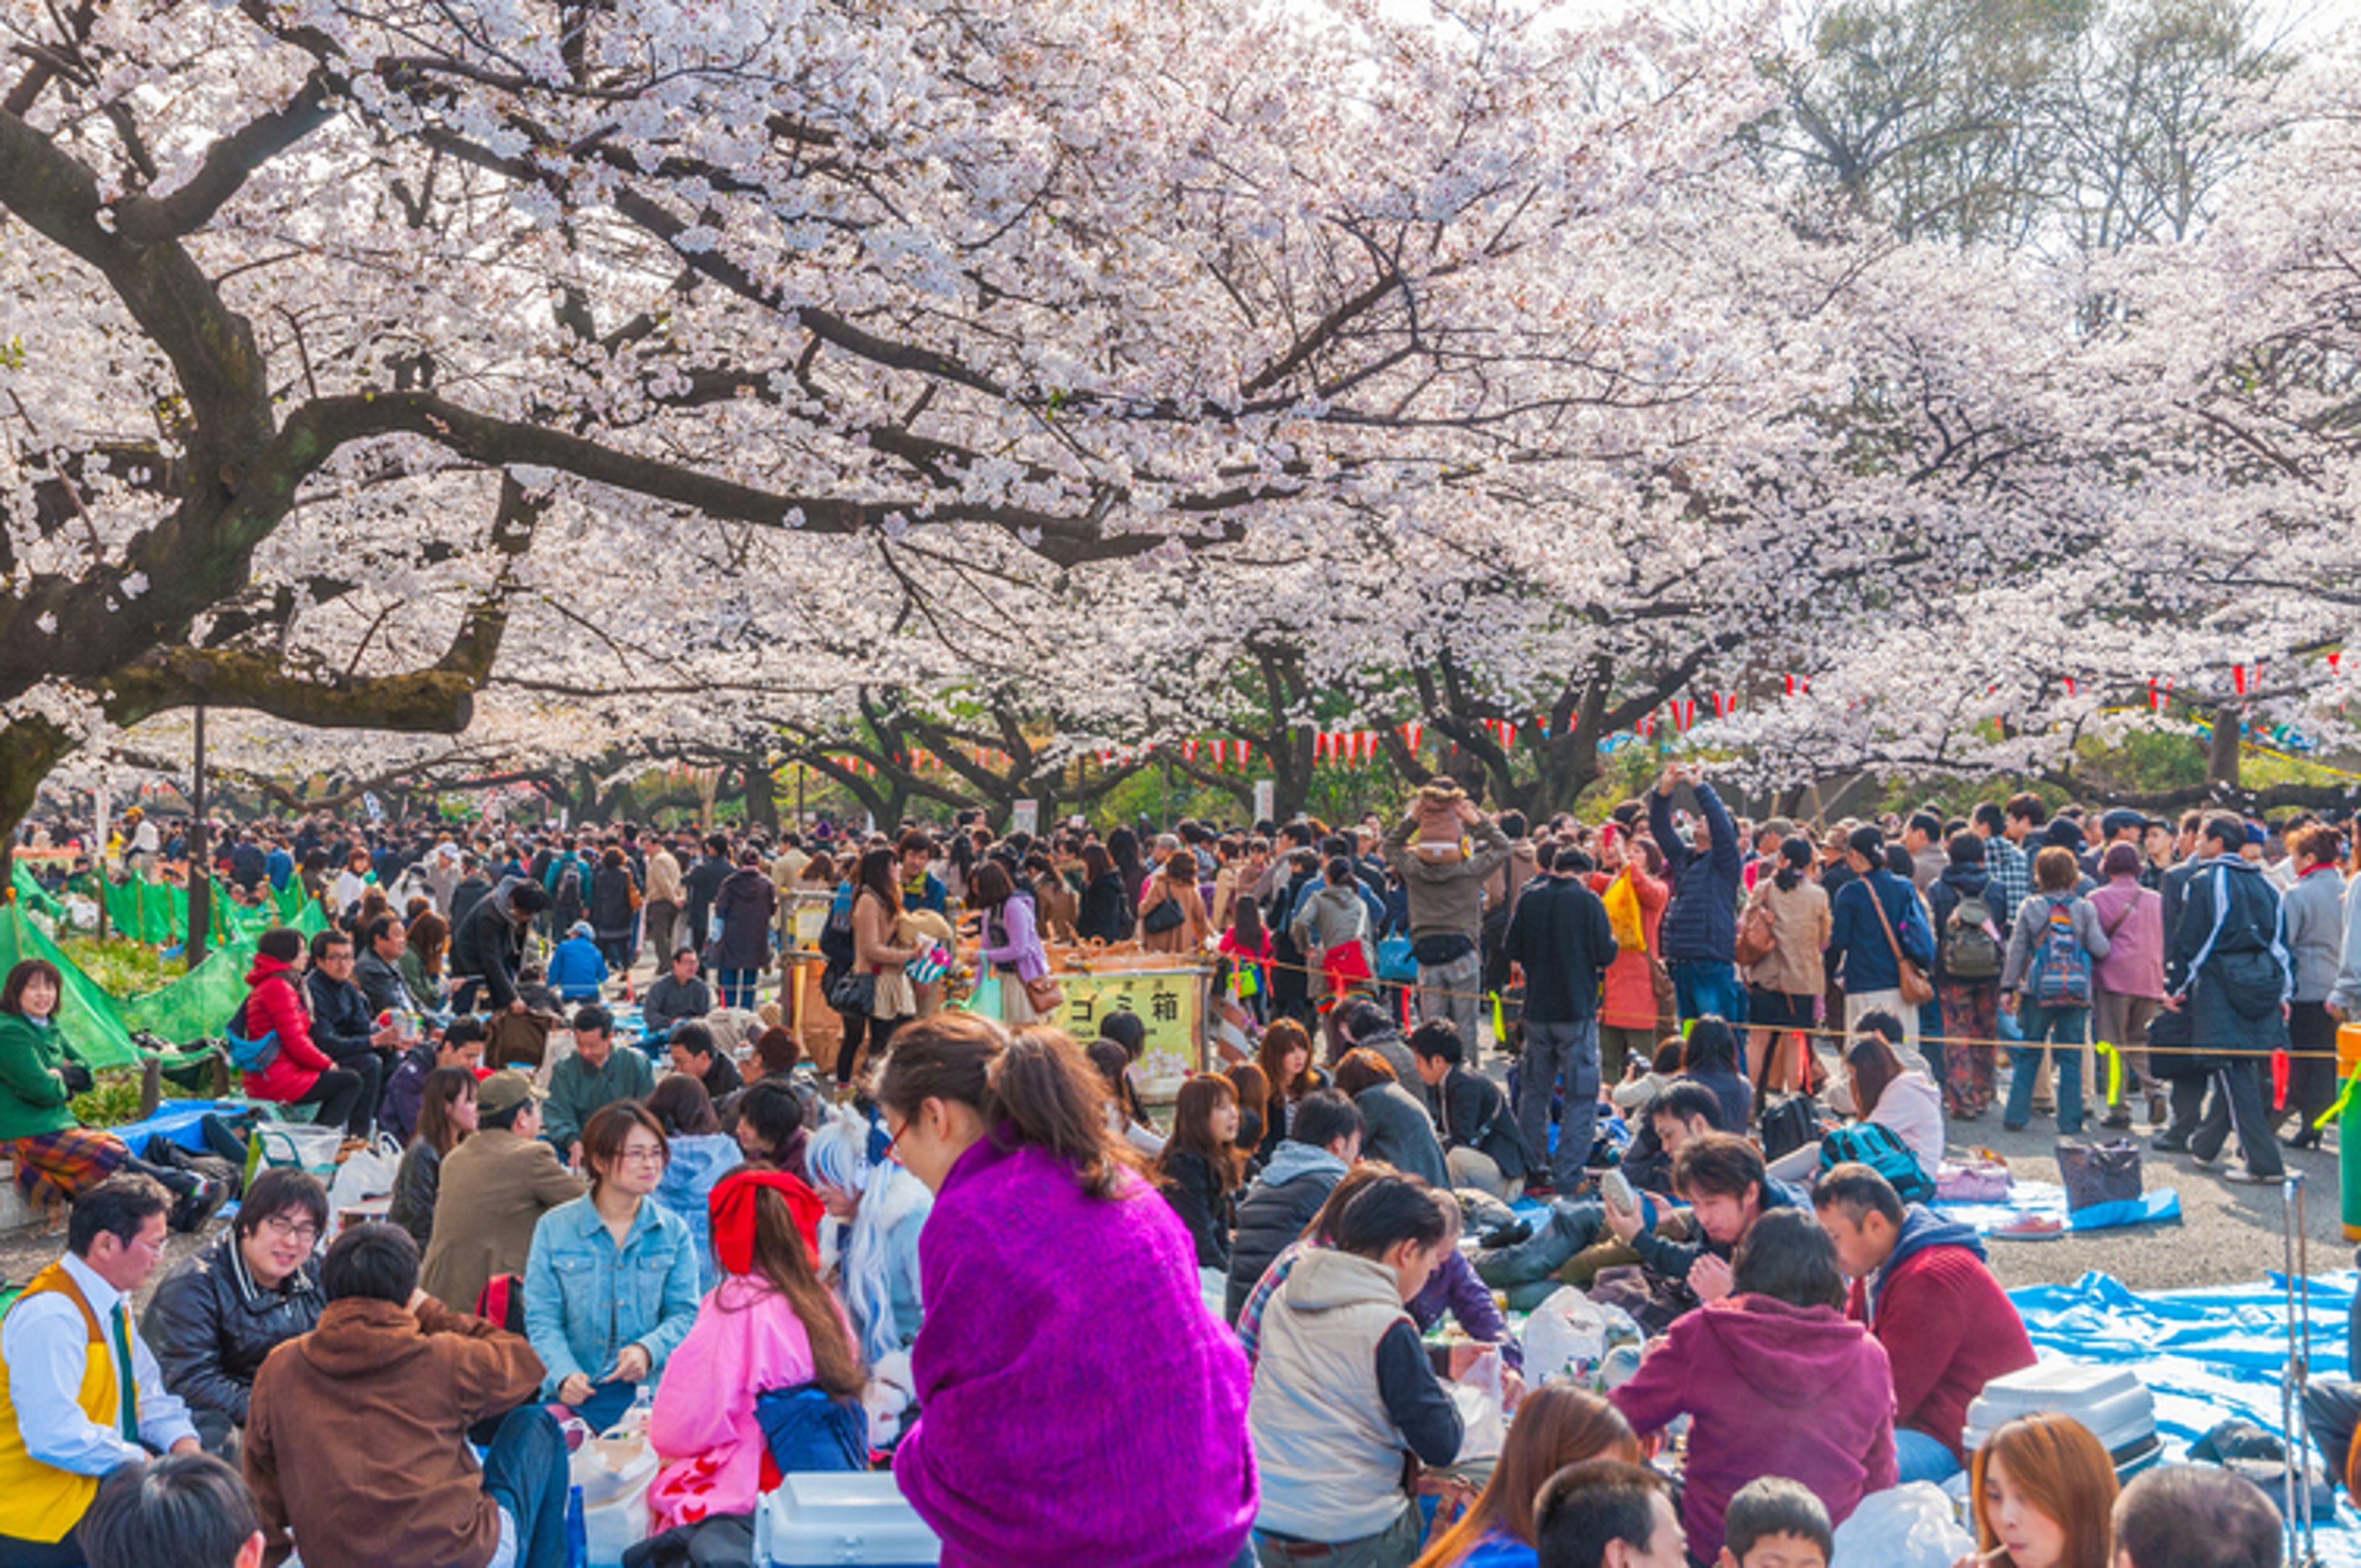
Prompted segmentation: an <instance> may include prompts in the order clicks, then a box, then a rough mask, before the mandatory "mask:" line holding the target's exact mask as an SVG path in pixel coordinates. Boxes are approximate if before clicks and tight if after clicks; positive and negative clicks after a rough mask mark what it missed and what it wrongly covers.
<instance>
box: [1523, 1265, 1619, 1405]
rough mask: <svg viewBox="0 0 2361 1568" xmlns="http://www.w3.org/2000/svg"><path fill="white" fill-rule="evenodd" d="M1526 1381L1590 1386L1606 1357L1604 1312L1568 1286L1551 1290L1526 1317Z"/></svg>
mask: <svg viewBox="0 0 2361 1568" xmlns="http://www.w3.org/2000/svg"><path fill="white" fill-rule="evenodd" d="M1524 1352H1525V1381H1526V1382H1528V1383H1530V1384H1532V1386H1533V1387H1541V1386H1542V1385H1543V1384H1544V1383H1562V1382H1569V1381H1571V1382H1575V1383H1579V1384H1582V1385H1583V1386H1585V1387H1589V1386H1590V1385H1591V1383H1592V1382H1593V1381H1594V1380H1595V1379H1596V1378H1597V1376H1598V1365H1599V1363H1601V1362H1603V1361H1605V1360H1606V1359H1607V1311H1606V1309H1604V1308H1602V1307H1600V1306H1599V1305H1598V1303H1597V1302H1595V1301H1593V1300H1592V1299H1590V1298H1589V1297H1587V1296H1586V1295H1584V1294H1583V1293H1582V1292H1581V1291H1579V1290H1576V1288H1574V1287H1573V1286H1571V1285H1568V1286H1565V1287H1562V1288H1559V1289H1557V1290H1554V1291H1552V1292H1551V1293H1550V1296H1549V1299H1547V1300H1545V1301H1543V1303H1542V1304H1541V1305H1540V1306H1539V1307H1536V1308H1535V1309H1533V1315H1532V1317H1530V1318H1528V1319H1526V1320H1525V1332H1524Z"/></svg>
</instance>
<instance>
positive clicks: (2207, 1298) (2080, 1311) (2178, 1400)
mask: <svg viewBox="0 0 2361 1568" xmlns="http://www.w3.org/2000/svg"><path fill="white" fill-rule="evenodd" d="M2356 1285H2361V1277H2356V1275H2355V1274H2354V1272H2353V1271H2352V1270H2350V1269H2347V1270H2345V1271H2342V1272H2339V1273H2335V1274H2325V1275H2320V1276H2317V1277H2314V1278H2313V1279H2312V1297H2311V1304H2310V1309H2309V1311H2308V1313H2307V1321H2309V1322H2310V1324H2311V1328H2312V1375H2313V1376H2320V1377H2344V1376H2346V1367H2347V1365H2348V1361H2347V1356H2348V1347H2347V1344H2346V1325H2347V1322H2348V1320H2349V1314H2350V1313H2351V1310H2352V1307H2353V1297H2354V1292H2355V1289H2356ZM2009 1299H2011V1300H2013V1301H2015V1303H2016V1310H2017V1311H2018V1312H2019V1313H2021V1314H2022V1315H2023V1316H2024V1318H2025V1326H2026V1332H2029V1333H2030V1334H2031V1335H2032V1336H2033V1343H2034V1346H2035V1348H2036V1349H2037V1350H2039V1351H2040V1352H2041V1353H2042V1354H2043V1355H2045V1356H2049V1355H2059V1356H2063V1357H2065V1358H2067V1359H2069V1360H2072V1361H2086V1362H2103V1363H2110V1364H2116V1365H2128V1366H2130V1367H2132V1369H2133V1370H2134V1371H2135V1372H2136V1373H2137V1374H2138V1376H2139V1379H2140V1381H2141V1382H2143V1383H2145V1384H2147V1386H2148V1389H2149V1391H2150V1392H2151V1393H2153V1394H2154V1395H2155V1396H2156V1423H2157V1431H2158V1435H2160V1436H2161V1437H2162V1438H2163V1439H2164V1445H2165V1453H2166V1456H2167V1457H2168V1458H2170V1459H2175V1460H2178V1459H2180V1458H2183V1457H2184V1456H2185V1454H2186V1451H2187V1449H2188V1447H2189V1445H2190V1444H2191V1443H2192V1442H2196V1441H2197V1439H2199V1438H2200V1437H2202V1436H2203V1435H2204V1434H2205V1433H2206V1432H2208V1431H2212V1430H2213V1428H2214V1427H2216V1426H2218V1425H2220V1424H2221V1423H2222V1422H2224V1421H2226V1420H2233V1419H2237V1418H2243V1419H2245V1420H2250V1421H2253V1422H2254V1423H2255V1424H2257V1426H2260V1427H2263V1428H2265V1429H2267V1430H2268V1431H2279V1390H2280V1387H2281V1380H2282V1378H2283V1377H2284V1376H2285V1375H2286V1372H2287V1366H2288V1357H2289V1354H2290V1349H2291V1343H2290V1334H2289V1332H2288V1323H2289V1318H2288V1311H2287V1298H2286V1281H2285V1278H2284V1277H2282V1276H2278V1275H2274V1276H2272V1277H2270V1278H2269V1279H2268V1280H2267V1281H2265V1282H2264V1283H2262V1284H2257V1285H2233V1286H2222V1287H2217V1288H2209V1289H2202V1290H2176V1291H2168V1292H2159V1293H2156V1294H2151V1295H2142V1294H2140V1293H2139V1292H2137V1291H2135V1290H2131V1289H2128V1288H2125V1286H2124V1285H2123V1284H2121V1283H2120V1282H2119V1281H2117V1280H2116V1279H2114V1277H2111V1276H2108V1275H2104V1274H2085V1275H2083V1276H2082V1277H2081V1278H2080V1279H2078V1280H2076V1281H2075V1282H2074V1283H2073V1284H2071V1285H2034V1286H2027V1287H2026V1288H2022V1289H2017V1290H2012V1291H2010V1292H2009ZM2319 1524H2320V1527H2321V1534H2320V1548H2321V1560H2322V1561H2323V1563H2330V1564H2334V1565H2335V1568H2361V1513H2356V1512H2355V1510H2354V1508H2353V1505H2352V1503H2351V1501H2350V1500H2349V1499H2347V1498H2345V1497H2342V1496H2341V1495H2340V1497H2339V1498H2338V1502H2337V1514H2336V1518H2335V1519H2333V1520H2331V1519H2323V1520H2320V1521H2319Z"/></svg>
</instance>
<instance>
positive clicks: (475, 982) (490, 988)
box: [451, 877, 549, 1013]
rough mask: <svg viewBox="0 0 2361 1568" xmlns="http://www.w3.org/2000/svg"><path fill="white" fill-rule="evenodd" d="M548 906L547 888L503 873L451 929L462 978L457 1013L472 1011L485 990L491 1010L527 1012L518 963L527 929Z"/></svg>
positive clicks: (454, 1005)
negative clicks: (520, 983) (535, 917)
mask: <svg viewBox="0 0 2361 1568" xmlns="http://www.w3.org/2000/svg"><path fill="white" fill-rule="evenodd" d="M548 907H549V890H548V889H546V888H544V887H543V886H542V885H541V884H540V883H533V882H527V881H526V880H525V879H523V878H522V877H503V878H501V879H500V885H499V886H498V887H496V888H494V889H492V891H491V892H489V893H488V894H485V895H484V896H483V897H482V898H479V899H478V900H477V901H476V904H475V906H474V907H473V908H471V909H469V910H468V911H467V917H466V918H465V919H463V920H461V921H460V922H459V923H458V925H457V926H456V927H453V928H452V932H451V972H452V973H453V974H455V975H456V976H458V977H459V981H460V984H459V991H458V994H457V995H456V996H454V997H453V998H452V1000H451V1010H452V1011H453V1012H455V1013H473V1012H474V1011H475V1010H476V994H477V992H478V991H482V992H487V993H488V995H489V1007H490V1009H491V1011H493V1012H495V1013H498V1012H500V1011H501V1010H502V1009H503V1008H505V1009H506V1010H508V1011H509V1012H511V1013H522V1012H523V1011H524V1001H523V999H522V997H520V996H519V995H518V994H517V979H516V974H517V965H518V963H519V962H520V961H521V960H522V958H523V954H524V931H525V927H527V926H530V925H532V924H533V916H535V915H538V914H539V913H541V911H543V910H544V909H546V908H548Z"/></svg>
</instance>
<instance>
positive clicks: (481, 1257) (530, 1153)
mask: <svg viewBox="0 0 2361 1568" xmlns="http://www.w3.org/2000/svg"><path fill="white" fill-rule="evenodd" d="M581 1196H582V1183H581V1181H580V1179H578V1178H577V1177H575V1176H574V1175H572V1174H571V1173H570V1172H568V1171H567V1170H566V1168H565V1167H564V1166H563V1165H560V1164H559V1163H558V1160H557V1151H556V1150H555V1149H553V1148H551V1147H550V1146H548V1145H547V1144H545V1143H544V1142H542V1141H541V1101H540V1098H539V1091H536V1090H535V1089H534V1088H533V1080H531V1079H530V1078H527V1077H526V1076H525V1075H524V1074H523V1073H521V1072H515V1071H507V1072H496V1073H494V1074H492V1076H491V1077H489V1078H488V1079H486V1080H484V1081H483V1082H482V1083H481V1084H480V1085H478V1088H477V1090H476V1130H475V1132H474V1133H473V1134H471V1135H469V1136H468V1137H467V1140H466V1141H465V1142H463V1143H461V1144H460V1145H459V1146H457V1147H456V1148H455V1149H453V1150H452V1151H451V1152H450V1153H449V1154H447V1155H445V1156H444V1157H443V1180H442V1185H441V1187H440V1188H439V1190H437V1192H436V1194H435V1198H434V1236H433V1239H432V1240H431V1241H430V1242H429V1243H428V1244H427V1248H426V1261H425V1265H424V1267H423V1269H422V1270H421V1273H420V1280H419V1282H420V1284H421V1285H422V1286H423V1288H424V1289H425V1291H426V1293H427V1294H428V1295H430V1296H432V1297H434V1299H436V1300H438V1301H440V1302H442V1303H443V1304H444V1305H445V1306H446V1307H448V1308H450V1309H451V1310H453V1311H455V1312H471V1311H474V1310H475V1308H476V1299H477V1298H478V1296H480V1295H482V1294H483V1291H484V1287H485V1286H486V1285H488V1284H489V1283H490V1282H491V1280H492V1279H493V1278H494V1277H496V1276H499V1275H502V1274H522V1273H523V1272H524V1261H525V1256H526V1255H527V1254H529V1253H530V1252H531V1251H532V1250H533V1226H535V1225H537V1224H539V1223H541V1217H542V1215H543V1214H544V1213H546V1212H549V1211H550V1210H552V1209H555V1208H556V1207H557V1206H558V1205H559V1204H560V1203H567V1202H571V1201H574V1200H575V1199H577V1198H579V1197H581Z"/></svg>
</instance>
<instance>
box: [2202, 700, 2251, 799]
mask: <svg viewBox="0 0 2361 1568" xmlns="http://www.w3.org/2000/svg"><path fill="white" fill-rule="evenodd" d="M2245 741H2246V708H2245V707H2244V706H2243V705H2235V704H2231V703H2226V702H2225V703H2224V704H2223V705H2222V706H2221V707H2217V708H2215V709H2214V710H2213V740H2212V741H2211V742H2210V743H2209V744H2208V745H2207V746H2206V748H2205V783H2206V784H2207V785H2208V786H2210V787H2212V788H2213V789H2214V790H2216V791H2220V790H2225V789H2226V790H2235V789H2237V788H2238V787H2239V784H2238V764H2239V761H2240V759H2241V758H2242V757H2243V756H2244V754H2245V751H2246V746H2245Z"/></svg>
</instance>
